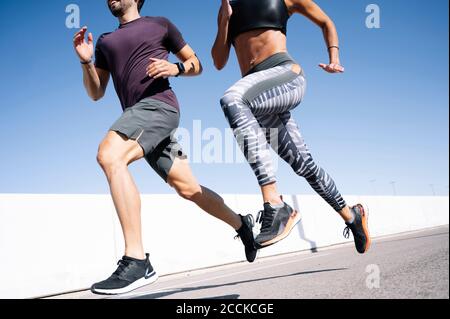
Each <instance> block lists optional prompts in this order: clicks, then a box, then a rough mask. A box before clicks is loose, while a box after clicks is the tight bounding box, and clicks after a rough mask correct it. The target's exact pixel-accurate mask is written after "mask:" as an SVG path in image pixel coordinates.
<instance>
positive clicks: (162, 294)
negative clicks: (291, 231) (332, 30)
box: [129, 268, 348, 299]
mask: <svg viewBox="0 0 450 319" xmlns="http://www.w3.org/2000/svg"><path fill="white" fill-rule="evenodd" d="M347 269H348V268H334V269H321V270H311V271H302V272H297V273H294V274H290V275H281V276H272V277H264V278H257V279H251V280H243V281H235V282H230V283H225V284H218V285H207V286H198V287H185V288H176V289H171V290H166V291H159V292H154V293H149V294H147V295H143V296H138V297H131V298H129V299H158V298H162V297H167V296H170V295H173V294H178V293H183V292H189V291H198V290H206V289H212V288H219V287H226V286H234V285H239V284H246V283H251V282H258V281H265V280H272V279H278V278H286V277H294V276H301V275H310V274H317V273H322V272H331V271H341V270H347Z"/></svg>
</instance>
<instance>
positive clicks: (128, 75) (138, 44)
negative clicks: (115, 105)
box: [95, 17, 186, 110]
mask: <svg viewBox="0 0 450 319" xmlns="http://www.w3.org/2000/svg"><path fill="white" fill-rule="evenodd" d="M185 45H186V42H185V41H184V40H183V37H182V35H181V33H180V31H179V30H178V29H177V28H176V27H175V26H174V25H173V24H172V23H171V22H170V21H169V20H168V19H166V18H162V17H141V18H139V19H137V20H133V21H131V22H128V23H125V24H122V25H120V26H119V28H118V29H117V30H116V31H114V32H111V33H105V34H102V35H101V36H100V38H99V39H98V41H97V46H96V48H95V66H96V67H97V68H100V69H104V70H107V71H109V72H110V73H111V76H112V78H113V81H114V87H115V89H116V92H117V95H118V96H119V99H120V103H121V104H122V108H123V109H124V110H125V109H126V108H128V107H131V106H133V105H135V104H136V103H137V102H139V101H140V100H142V99H144V98H147V97H152V98H154V99H157V100H159V101H162V102H165V103H167V104H169V105H171V106H173V107H175V108H177V109H178V108H179V105H178V100H177V97H176V95H175V93H174V92H173V91H172V89H171V87H170V83H169V80H167V79H162V78H160V79H156V80H154V79H152V78H150V77H149V76H148V75H147V74H146V69H147V66H148V65H149V64H150V62H151V61H150V60H149V59H150V58H157V59H164V60H167V59H168V57H169V52H172V53H174V54H176V53H178V52H179V51H180V50H181V49H182V48H183V47H184V46H185Z"/></svg>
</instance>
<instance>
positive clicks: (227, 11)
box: [220, 0, 233, 19]
mask: <svg viewBox="0 0 450 319" xmlns="http://www.w3.org/2000/svg"><path fill="white" fill-rule="evenodd" d="M220 14H221V15H222V17H223V18H227V19H230V18H231V16H232V15H233V9H232V8H231V5H230V2H229V1H228V0H222V7H221V8H220Z"/></svg>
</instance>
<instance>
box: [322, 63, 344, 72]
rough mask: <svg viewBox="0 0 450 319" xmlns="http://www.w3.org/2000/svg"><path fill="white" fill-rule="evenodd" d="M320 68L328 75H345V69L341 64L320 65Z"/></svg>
mask: <svg viewBox="0 0 450 319" xmlns="http://www.w3.org/2000/svg"><path fill="white" fill-rule="evenodd" d="M319 67H321V68H322V69H323V70H324V71H326V72H328V73H344V71H345V69H344V67H343V66H341V65H340V64H339V63H330V64H325V63H320V64H319Z"/></svg>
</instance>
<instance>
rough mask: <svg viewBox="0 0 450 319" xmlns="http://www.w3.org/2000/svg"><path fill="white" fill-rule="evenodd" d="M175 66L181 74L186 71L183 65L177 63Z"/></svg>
mask: <svg viewBox="0 0 450 319" xmlns="http://www.w3.org/2000/svg"><path fill="white" fill-rule="evenodd" d="M177 65H178V69H179V70H180V72H181V73H184V72H185V71H186V68H185V67H184V64H183V63H177Z"/></svg>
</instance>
